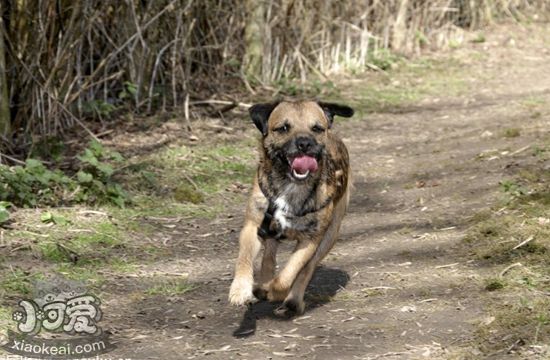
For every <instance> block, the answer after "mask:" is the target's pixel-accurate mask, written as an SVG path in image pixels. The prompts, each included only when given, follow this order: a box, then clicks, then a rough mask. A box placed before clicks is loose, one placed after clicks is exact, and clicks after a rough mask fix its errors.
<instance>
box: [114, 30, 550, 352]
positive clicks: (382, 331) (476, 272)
mask: <svg viewBox="0 0 550 360" xmlns="http://www.w3.org/2000/svg"><path fill="white" fill-rule="evenodd" d="M503 29H504V28H496V29H494V31H492V32H491V33H490V34H487V35H486V38H487V41H486V42H485V43H483V44H475V45H473V44H472V45H468V46H467V47H465V48H463V49H460V50H456V51H455V52H454V55H455V56H457V57H459V58H460V60H461V61H462V62H464V63H466V64H467V66H465V67H463V69H462V71H463V79H464V81H465V82H466V83H467V86H468V89H469V90H468V91H466V92H464V94H465V95H459V96H452V95H449V94H446V93H441V94H440V96H437V97H436V96H430V97H428V98H427V99H425V100H423V101H421V102H419V103H417V104H415V106H414V107H409V108H400V109H396V111H394V112H387V113H375V114H369V115H368V116H365V118H364V119H360V120H359V121H349V122H342V123H339V124H338V125H337V131H338V132H339V133H340V134H341V135H342V137H343V138H344V140H345V142H346V144H347V145H348V147H349V150H350V153H351V159H352V165H353V169H354V174H355V191H354V195H353V198H352V202H351V208H350V211H349V214H348V216H347V217H346V219H345V221H344V225H343V231H342V234H341V240H340V241H339V243H338V244H337V245H336V247H335V249H334V250H333V251H332V253H331V254H330V255H329V256H328V258H327V259H326V260H325V261H324V262H323V264H324V267H322V268H320V269H319V270H318V271H317V273H316V275H315V278H314V280H313V282H312V284H311V286H310V288H309V290H308V295H307V300H308V303H309V304H310V307H309V308H308V310H307V311H306V314H305V315H304V316H302V317H300V318H297V319H293V320H286V321H282V320H277V319H274V318H273V317H272V316H271V310H272V308H273V307H272V306H271V305H269V304H266V303H261V304H256V305H254V306H252V307H251V308H249V309H248V310H247V309H243V308H234V307H230V306H229V305H228V303H227V300H226V297H227V291H228V288H229V284H230V280H231V271H232V268H233V261H234V258H235V256H236V241H237V232H238V228H239V225H240V223H241V221H242V217H241V213H242V209H241V207H242V204H235V211H236V214H238V215H236V216H235V218H229V219H227V218H221V217H220V218H218V219H217V220H216V221H215V222H213V223H212V224H210V225H209V226H207V227H206V228H204V226H203V227H202V228H200V229H198V230H196V231H195V232H196V234H195V235H190V237H191V238H192V239H187V240H182V243H181V244H179V245H178V247H177V248H175V249H174V251H175V253H174V258H172V259H167V261H166V262H165V263H162V264H154V265H152V267H157V268H159V269H162V270H163V271H170V270H174V271H176V270H177V271H186V272H189V276H190V280H191V281H193V282H195V283H197V284H199V287H198V288H197V289H196V290H194V291H192V292H190V293H188V294H185V295H183V296H181V297H174V298H169V299H166V298H164V297H162V296H159V297H156V298H155V297H153V298H151V297H148V298H126V297H122V296H121V298H118V299H116V300H113V301H107V302H106V304H105V305H104V313H105V317H106V319H105V322H106V323H105V324H104V327H106V328H111V329H112V330H113V333H114V339H118V340H119V342H118V344H117V345H118V350H116V351H115V352H113V353H112V354H111V356H126V357H131V358H132V359H182V358H183V359H191V358H197V357H199V358H200V357H203V356H208V358H211V359H232V358H235V359H239V358H242V359H266V358H275V359H276V358H280V357H293V358H304V359H306V358H307V359H362V358H364V359H376V358H384V359H414V358H428V359H438V358H442V359H446V358H449V357H451V356H457V357H458V358H460V357H461V354H466V351H467V350H466V349H465V348H463V346H464V345H465V344H468V342H469V341H470V340H472V339H473V337H474V336H475V328H476V323H478V322H479V321H481V320H482V319H483V316H484V312H483V308H484V298H485V296H486V294H485V292H484V290H483V286H482V283H481V281H480V279H481V277H483V276H485V275H487V270H486V269H484V268H483V267H481V266H479V265H478V264H477V263H476V261H474V260H472V259H469V258H468V257H467V256H466V255H465V252H464V251H463V245H462V242H461V239H462V237H463V236H464V233H465V231H466V230H467V228H468V227H469V226H470V225H469V221H470V220H471V219H472V217H473V215H475V214H476V213H477V212H478V211H479V210H480V209H484V208H487V207H488V206H490V205H491V204H493V203H494V201H495V199H496V197H497V196H498V182H499V181H500V180H502V178H503V177H504V176H505V175H506V172H507V171H508V170H507V169H508V168H509V167H510V166H514V163H515V162H517V161H521V160H519V159H520V157H521V156H523V155H524V154H523V152H522V151H521V149H524V148H525V147H526V146H527V145H530V144H532V143H533V142H534V141H536V138H537V137H539V136H541V134H542V132H543V131H544V129H546V130H548V121H549V120H548V117H546V116H545V115H544V114H543V115H542V116H541V114H540V113H538V115H537V113H536V112H535V111H536V109H535V110H534V109H533V107H532V106H531V105H530V104H531V103H536V102H541V101H542V102H548V101H550V53H549V51H548V50H547V48H546V47H545V46H547V45H548V39H549V36H550V32H548V31H547V30H546V31H544V30H543V29H542V27H537V26H533V27H528V28H520V27H514V28H513V29H514V31H515V32H514V33H511V32H509V31H508V32H505V31H503ZM365 81H366V80H365ZM352 83H353V84H351V85H350V86H351V88H350V90H349V91H348V92H349V95H348V96H349V97H350V98H352V99H353V97H354V95H353V94H354V91H353V89H354V88H355V87H357V86H359V85H358V83H360V81H354V82H352ZM354 100H355V101H358V102H360V101H361V99H360V98H359V97H356V98H355V99H354ZM507 129H518V130H519V131H520V133H521V136H518V137H507V136H505V132H506V130H507ZM226 230H234V231H233V232H230V233H226V234H224V235H222V236H206V237H200V236H199V235H201V234H208V233H223V232H224V231H226ZM159 236H160V235H159ZM186 241H189V243H188V244H193V245H194V246H191V247H189V246H186V244H185V243H186ZM197 247H198V248H197ZM289 249H290V245H288V246H286V248H285V249H284V251H283V252H285V253H288V251H289ZM212 254H213V255H212ZM284 256H285V255H283V259H284ZM140 281H142V280H140V279H135V278H130V279H123V280H121V283H120V287H121V289H125V290H124V291H122V290H121V291H120V294H121V295H122V294H124V293H125V292H127V289H128V288H131V287H132V286H136V287H138V286H139V282H140ZM116 293H117V291H116V290H115V291H114V294H116ZM468 351H474V352H473V354H474V356H475V350H472V349H470V350H468ZM480 356H481V355H480Z"/></svg>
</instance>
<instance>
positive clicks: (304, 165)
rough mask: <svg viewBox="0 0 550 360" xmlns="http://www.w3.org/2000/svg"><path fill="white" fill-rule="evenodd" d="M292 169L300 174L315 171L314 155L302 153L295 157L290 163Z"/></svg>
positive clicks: (315, 161)
mask: <svg viewBox="0 0 550 360" xmlns="http://www.w3.org/2000/svg"><path fill="white" fill-rule="evenodd" d="M291 167H292V170H294V171H296V172H297V173H298V174H300V175H302V174H305V173H307V172H308V171H311V172H315V171H317V160H315V158H314V157H311V156H307V155H302V156H298V157H295V158H294V160H292V164H291Z"/></svg>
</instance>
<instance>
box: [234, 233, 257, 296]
mask: <svg viewBox="0 0 550 360" xmlns="http://www.w3.org/2000/svg"><path fill="white" fill-rule="evenodd" d="M257 232H258V226H257V225H256V224H254V223H252V222H248V223H246V224H245V226H244V227H243V229H242V230H241V235H240V236H239V257H238V259H237V265H236V266H235V278H234V279H233V283H232V284H231V288H230V290H229V301H230V302H231V304H234V305H244V304H246V303H248V302H252V301H254V299H255V298H254V295H253V294H252V287H253V285H254V260H255V259H256V256H258V252H259V251H260V249H261V247H262V244H261V242H260V239H259V238H258V234H257Z"/></svg>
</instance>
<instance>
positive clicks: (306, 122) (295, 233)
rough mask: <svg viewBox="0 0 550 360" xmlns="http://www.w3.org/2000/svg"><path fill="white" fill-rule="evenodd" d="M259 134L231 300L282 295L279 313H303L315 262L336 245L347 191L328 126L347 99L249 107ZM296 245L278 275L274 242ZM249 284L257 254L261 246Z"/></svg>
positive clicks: (338, 148) (340, 146)
mask: <svg viewBox="0 0 550 360" xmlns="http://www.w3.org/2000/svg"><path fill="white" fill-rule="evenodd" d="M249 113H250V117H251V118H252V121H253V122H254V125H256V127H257V128H258V130H260V132H261V133H262V140H261V150H260V161H259V165H258V169H257V172H256V176H255V178H254V185H253V188H252V192H251V194H250V197H249V200H248V205H247V209H246V215H245V221H244V226H243V228H242V230H241V233H240V236H239V255H238V259H237V263H236V266H235V276H234V279H233V282H232V284H231V288H230V291H229V301H230V303H231V304H234V305H244V304H247V303H252V302H254V301H256V300H258V299H259V300H269V301H282V302H283V303H282V305H281V306H279V307H278V308H277V309H275V314H276V315H278V316H286V317H290V316H294V315H300V314H303V312H304V310H305V303H304V293H305V290H306V287H307V285H308V283H309V281H310V280H311V277H312V275H313V272H314V271H315V267H316V265H317V264H318V263H319V261H321V260H322V259H323V258H324V257H325V256H326V255H327V253H328V252H329V251H330V249H331V248H332V247H333V245H334V243H335V241H336V239H337V237H338V232H339V230H340V224H341V222H342V219H343V217H344V214H345V212H346V210H347V206H348V202H349V196H350V186H351V181H350V167H349V155H348V151H347V149H346V146H345V145H344V143H343V142H342V140H340V139H339V138H338V137H337V136H336V135H334V134H333V133H332V131H331V128H332V125H333V120H334V117H335V116H342V117H348V118H349V117H351V116H353V113H354V111H353V109H352V108H351V107H349V106H346V105H339V104H333V103H325V102H317V101H281V102H274V103H265V104H256V105H253V106H252V107H251V108H250V109H249ZM283 239H289V240H295V241H296V248H295V249H294V251H293V253H292V255H291V256H290V258H289V260H288V262H287V264H286V265H285V267H284V268H283V269H282V270H281V271H280V272H279V274H277V275H276V276H275V268H276V252H277V246H278V244H279V241H281V240H283ZM262 243H263V246H264V253H263V257H262V262H261V269H260V272H259V274H258V277H257V282H256V284H255V283H254V274H253V272H254V270H253V268H254V261H255V259H256V257H257V255H258V253H259V251H260V249H261V247H262Z"/></svg>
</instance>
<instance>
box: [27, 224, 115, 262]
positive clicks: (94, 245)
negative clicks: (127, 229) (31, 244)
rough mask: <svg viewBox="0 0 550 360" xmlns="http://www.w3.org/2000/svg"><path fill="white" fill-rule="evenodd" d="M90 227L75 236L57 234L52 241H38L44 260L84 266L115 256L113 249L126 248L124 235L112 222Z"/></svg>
mask: <svg viewBox="0 0 550 360" xmlns="http://www.w3.org/2000/svg"><path fill="white" fill-rule="evenodd" d="M89 225H90V226H89V227H88V228H86V229H82V232H78V233H75V235H74V236H72V235H65V236H63V235H62V234H60V233H57V234H55V235H56V236H52V238H51V239H46V240H44V239H41V240H38V243H37V247H38V249H39V251H40V253H41V255H42V258H43V259H45V260H48V261H51V262H54V263H62V262H79V263H81V264H82V263H88V262H94V260H97V259H98V258H108V257H110V256H112V255H113V254H112V250H113V249H115V248H121V247H123V246H124V241H123V235H122V234H121V232H120V230H119V229H118V228H117V226H116V225H114V224H113V223H112V222H111V221H100V222H97V223H94V224H89ZM67 234H68V233H67Z"/></svg>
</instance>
